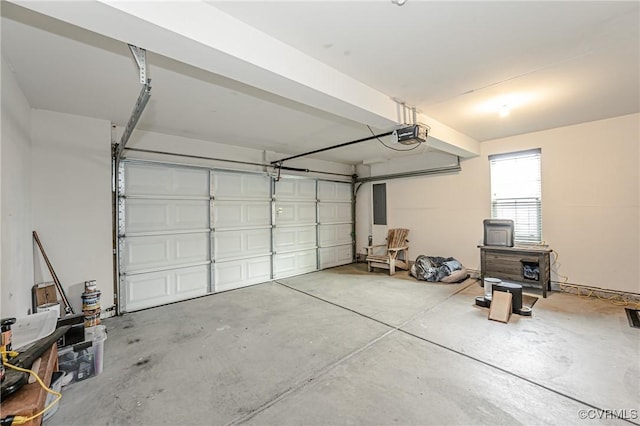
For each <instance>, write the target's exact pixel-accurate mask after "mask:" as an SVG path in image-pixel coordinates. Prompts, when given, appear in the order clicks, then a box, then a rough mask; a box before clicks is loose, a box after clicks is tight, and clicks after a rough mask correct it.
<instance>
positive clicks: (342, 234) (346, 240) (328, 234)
mask: <svg viewBox="0 0 640 426" xmlns="http://www.w3.org/2000/svg"><path fill="white" fill-rule="evenodd" d="M351 232H352V228H351V224H350V223H340V224H333V225H318V245H319V246H320V247H327V246H335V245H339V244H351V241H352V236H351Z"/></svg>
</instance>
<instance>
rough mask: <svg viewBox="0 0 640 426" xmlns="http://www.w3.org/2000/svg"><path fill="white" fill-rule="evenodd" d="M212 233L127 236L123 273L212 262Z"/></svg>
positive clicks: (124, 244)
mask: <svg viewBox="0 0 640 426" xmlns="http://www.w3.org/2000/svg"><path fill="white" fill-rule="evenodd" d="M208 239H209V236H208V233H199V234H175V235H154V236H139V237H126V238H125V239H124V241H123V256H122V257H123V262H122V264H121V266H120V267H121V269H122V271H123V272H133V271H140V270H145V269H153V268H167V267H175V266H180V265H184V264H189V263H196V262H204V261H208V259H209V256H208V244H209V241H208Z"/></svg>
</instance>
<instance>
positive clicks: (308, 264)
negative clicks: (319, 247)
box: [273, 249, 317, 278]
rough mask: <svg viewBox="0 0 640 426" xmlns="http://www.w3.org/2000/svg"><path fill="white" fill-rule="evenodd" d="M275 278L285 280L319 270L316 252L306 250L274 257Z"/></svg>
mask: <svg viewBox="0 0 640 426" xmlns="http://www.w3.org/2000/svg"><path fill="white" fill-rule="evenodd" d="M273 263H274V276H275V277H276V278H284V277H289V276H292V275H299V274H304V273H307V272H312V271H315V270H317V255H316V250H315V249H313V250H305V251H300V252H293V253H284V254H276V255H275V256H274V262H273Z"/></svg>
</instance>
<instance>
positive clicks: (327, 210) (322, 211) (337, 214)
mask: <svg viewBox="0 0 640 426" xmlns="http://www.w3.org/2000/svg"><path fill="white" fill-rule="evenodd" d="M318 221H319V222H320V223H337V222H351V203H318Z"/></svg>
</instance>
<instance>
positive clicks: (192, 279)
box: [175, 268, 208, 297]
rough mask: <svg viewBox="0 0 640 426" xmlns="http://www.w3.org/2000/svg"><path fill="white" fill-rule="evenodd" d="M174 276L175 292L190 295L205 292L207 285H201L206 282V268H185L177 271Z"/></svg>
mask: <svg viewBox="0 0 640 426" xmlns="http://www.w3.org/2000/svg"><path fill="white" fill-rule="evenodd" d="M175 277H176V293H177V294H182V295H190V297H193V296H195V295H202V294H206V291H207V287H206V286H204V287H203V283H208V269H207V268H204V269H203V268H200V269H198V268H196V269H189V268H185V270H184V271H179V273H177V274H176V275H175Z"/></svg>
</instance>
